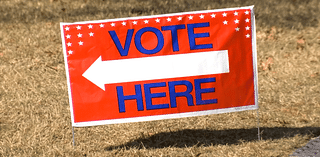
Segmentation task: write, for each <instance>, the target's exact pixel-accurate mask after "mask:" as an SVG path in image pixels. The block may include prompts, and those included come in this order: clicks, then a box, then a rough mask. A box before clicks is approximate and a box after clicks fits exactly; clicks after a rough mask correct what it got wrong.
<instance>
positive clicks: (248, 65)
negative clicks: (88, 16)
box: [61, 6, 258, 127]
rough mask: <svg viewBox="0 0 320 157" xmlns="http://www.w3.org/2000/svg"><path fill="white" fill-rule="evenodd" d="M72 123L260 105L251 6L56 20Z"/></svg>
mask: <svg viewBox="0 0 320 157" xmlns="http://www.w3.org/2000/svg"><path fill="white" fill-rule="evenodd" d="M61 36H62V44H63V52H64V59H65V67H66V73H67V82H68V89H69V90H68V91H69V99H70V108H71V118H72V125H73V126H76V127H80V126H92V125H103V124H113V123H126V122H138V121H149V120H159V119H168V118H179V117H190V116H198V115H208V114H215V113H226V112H235V111H243V110H253V109H257V108H258V101H257V98H258V97H257V94H258V93H257V68H256V66H257V65H256V64H257V61H256V46H255V45H256V43H255V25H254V14H253V6H250V7H242V8H231V9H220V10H206V11H196V12H185V13H175V14H165V15H155V16H144V17H130V18H121V19H108V20H101V21H87V22H76V23H61Z"/></svg>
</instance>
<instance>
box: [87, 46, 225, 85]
mask: <svg viewBox="0 0 320 157" xmlns="http://www.w3.org/2000/svg"><path fill="white" fill-rule="evenodd" d="M220 73H229V59H228V51H227V50H222V51H209V52H198V53H186V54H176V55H166V56H155V57H144V58H132V59H122V60H111V61H102V60H101V56H100V57H99V58H98V59H97V60H96V61H95V62H94V63H93V64H92V65H91V66H90V67H89V68H88V69H87V70H86V71H85V72H84V73H83V74H82V76H83V77H85V78H86V79H88V80H89V81H91V82H92V83H94V84H95V85H97V86H98V87H100V88H101V89H102V90H105V86H104V85H105V84H112V83H122V82H133V81H144V80H154V79H165V78H176V77H186V76H197V75H208V74H220Z"/></svg>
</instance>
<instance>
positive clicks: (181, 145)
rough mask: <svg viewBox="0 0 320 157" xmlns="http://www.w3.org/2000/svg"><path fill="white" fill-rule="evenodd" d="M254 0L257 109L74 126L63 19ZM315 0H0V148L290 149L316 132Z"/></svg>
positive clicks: (91, 152) (107, 152)
mask: <svg viewBox="0 0 320 157" xmlns="http://www.w3.org/2000/svg"><path fill="white" fill-rule="evenodd" d="M247 5H255V12H256V19H257V47H258V70H259V106H260V109H259V111H260V125H261V132H262V140H261V141H258V140H257V129H256V119H255V117H256V111H245V112H238V113H226V114H220V115H210V116H201V117H192V118H182V119H170V120H160V121H150V122H141V123H127V124H114V125H104V126H95V127H85V128H75V133H76V134H75V138H76V147H74V148H73V146H72V132H71V121H70V111H69V104H68V94H67V85H66V76H65V69H64V61H63V53H62V46H61V39H60V28H59V22H75V21H85V20H100V19H106V18H119V17H129V16H140V15H152V14H162V13H172V12H180V11H192V10H205V9H214V8H224V7H236V6H247ZM319 8H320V2H319V1H318V0H308V1H298V0H283V1H278V0H269V1H260V0H252V1H249V0H248V1H245V0H219V1H214V2H210V1H208V0H199V1H198V0H172V1H171V0H169V1H166V0H150V1H147V0H144V1H139V0H128V1H124V0H120V1H118V0H111V1H108V0H105V1H104V0H101V1H87V0H82V1H67V0H39V1H36V0H33V1H32V0H30V1H23V0H10V1H9V0H8V1H4V0H1V1H0V157H1V156H288V155H289V154H291V153H292V152H293V151H294V150H295V149H296V148H299V147H301V146H303V145H304V144H306V143H307V142H308V140H310V139H311V138H313V137H316V136H319V135H320V128H319V127H320V52H319V50H320V26H319V22H318V21H319V20H320V11H319Z"/></svg>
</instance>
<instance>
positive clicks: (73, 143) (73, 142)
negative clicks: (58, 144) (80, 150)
mask: <svg viewBox="0 0 320 157" xmlns="http://www.w3.org/2000/svg"><path fill="white" fill-rule="evenodd" d="M72 145H73V147H74V145H75V141H74V127H72Z"/></svg>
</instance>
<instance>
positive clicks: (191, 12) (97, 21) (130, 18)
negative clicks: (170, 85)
mask: <svg viewBox="0 0 320 157" xmlns="http://www.w3.org/2000/svg"><path fill="white" fill-rule="evenodd" d="M239 9H251V10H252V9H253V5H252V6H246V7H237V8H225V9H214V10H201V11H190V12H181V13H171V14H161V15H149V16H138V17H125V18H115V19H105V20H95V21H81V22H74V23H67V22H66V23H65V22H62V23H63V24H64V25H69V24H87V23H101V22H117V21H124V20H137V19H150V18H156V17H168V16H178V15H185V14H199V13H208V12H212V13H213V12H221V11H232V10H239Z"/></svg>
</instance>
